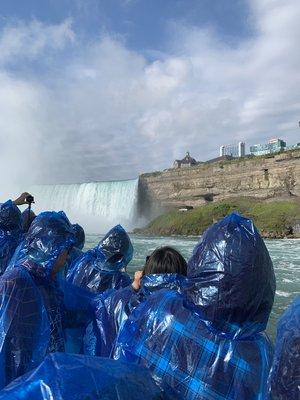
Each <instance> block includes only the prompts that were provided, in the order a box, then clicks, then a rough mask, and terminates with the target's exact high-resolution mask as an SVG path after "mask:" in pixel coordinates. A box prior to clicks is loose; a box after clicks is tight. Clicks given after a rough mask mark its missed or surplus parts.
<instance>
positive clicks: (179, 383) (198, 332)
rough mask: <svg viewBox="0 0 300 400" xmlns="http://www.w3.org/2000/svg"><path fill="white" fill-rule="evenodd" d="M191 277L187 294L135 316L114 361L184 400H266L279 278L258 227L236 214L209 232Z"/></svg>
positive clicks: (163, 293)
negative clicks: (133, 366)
mask: <svg viewBox="0 0 300 400" xmlns="http://www.w3.org/2000/svg"><path fill="white" fill-rule="evenodd" d="M188 278H189V286H188V289H187V290H186V292H185V293H184V294H180V293H177V292H175V291H171V290H168V289H163V290H160V291H158V292H157V293H154V294H153V295H152V296H150V297H149V298H148V299H147V300H146V301H145V302H143V303H141V304H140V305H139V306H138V307H137V308H136V309H135V310H134V311H133V312H132V314H131V315H130V316H129V318H128V319H127V321H126V322H125V323H124V325H123V326H122V329H121V331H120V334H119V336H118V338H117V342H116V348H115V352H114V357H115V358H116V359H122V360H128V361H132V362H137V363H139V364H142V365H145V366H147V367H148V368H150V370H151V371H152V372H153V374H154V376H156V377H158V378H160V379H162V380H163V381H164V382H166V383H168V384H169V385H171V386H172V387H173V388H176V389H177V390H179V391H180V393H181V394H182V396H183V398H186V399H202V400H212V399H219V400H220V399H228V400H229V399H232V400H233V399H251V400H253V399H263V398H265V397H266V395H267V378H268V374H269V370H270V365H271V360H272V355H273V347H272V344H271V342H270V341H269V339H268V337H267V335H266V334H265V333H264V329H265V327H266V324H267V321H268V318H269V314H270V311H271V308H272V305H273V300H274V294H275V276H274V271H273V265H272V262H271V259H270V257H269V253H268V251H267V249H266V247H265V244H264V242H263V240H262V238H261V237H260V235H259V233H258V232H257V230H256V228H255V227H254V225H253V223H252V221H250V220H248V219H246V218H243V217H241V216H239V215H237V214H231V215H229V216H227V217H225V218H224V219H223V220H221V221H219V222H218V223H217V224H215V225H213V226H212V227H210V228H209V229H208V230H207V231H206V232H205V233H204V235H203V237H202V239H201V240H200V242H199V243H198V245H196V247H195V249H194V252H193V256H192V257H191V259H190V261H189V263H188Z"/></svg>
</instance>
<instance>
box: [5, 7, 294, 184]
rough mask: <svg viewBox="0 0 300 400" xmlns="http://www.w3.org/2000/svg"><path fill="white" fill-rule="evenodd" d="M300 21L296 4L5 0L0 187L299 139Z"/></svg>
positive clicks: (146, 167) (135, 169) (130, 174)
mask: <svg viewBox="0 0 300 400" xmlns="http://www.w3.org/2000/svg"><path fill="white" fill-rule="evenodd" d="M299 21H300V1H298V0H284V1H282V0H248V1H246V0H228V1H227V0H163V1H162V0H27V1H24V0H1V6H0V167H1V177H0V183H1V184H2V185H5V184H7V182H19V181H22V182H29V181H30V182H32V181H33V182H39V183H61V182H83V181H92V180H119V179H128V178H135V177H137V176H138V174H140V173H142V172H147V171H153V170H160V169H164V168H168V167H169V166H171V165H172V163H173V160H174V159H176V158H182V157H183V156H184V155H185V152H186V151H187V150H189V151H190V152H191V154H192V156H194V157H195V158H196V159H197V160H206V159H209V158H213V157H216V156H218V154H219V146H220V145H222V144H228V143H233V142H238V141H240V140H244V141H246V144H247V147H248V146H249V145H251V144H256V143H259V142H265V141H267V140H269V139H270V138H273V137H280V138H282V139H285V140H286V141H287V142H288V144H294V143H296V142H300V129H299V127H298V121H299V120H300V51H299V39H300V23H299Z"/></svg>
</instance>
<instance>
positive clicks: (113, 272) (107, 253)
mask: <svg viewBox="0 0 300 400" xmlns="http://www.w3.org/2000/svg"><path fill="white" fill-rule="evenodd" d="M132 256H133V247H132V244H131V241H130V238H129V236H128V235H127V233H126V231H125V230H124V229H123V228H122V226H121V225H117V226H115V227H114V228H112V229H111V230H110V231H109V232H108V233H107V235H106V236H105V237H104V238H103V239H102V240H101V241H100V243H99V244H98V246H96V247H95V248H94V249H91V250H88V251H87V252H86V253H84V254H83V255H82V256H81V257H79V258H78V259H77V260H75V262H74V263H73V264H72V265H71V266H70V268H69V271H68V274H67V280H68V282H70V283H73V284H75V285H77V286H80V287H83V288H86V289H88V290H90V291H92V292H94V293H101V292H103V291H105V290H107V289H110V288H116V289H118V288H121V287H125V286H127V285H129V284H130V283H131V279H130V277H129V275H128V274H127V273H125V272H122V271H121V270H122V269H123V268H126V266H127V264H128V263H129V262H130V261H131V259H132Z"/></svg>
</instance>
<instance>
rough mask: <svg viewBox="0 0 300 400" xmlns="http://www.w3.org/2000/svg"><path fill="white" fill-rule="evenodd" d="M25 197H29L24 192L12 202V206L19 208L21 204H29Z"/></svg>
mask: <svg viewBox="0 0 300 400" xmlns="http://www.w3.org/2000/svg"><path fill="white" fill-rule="evenodd" d="M27 196H31V194H30V193H28V192H24V193H22V194H21V195H20V196H19V197H18V198H17V199H16V200H14V204H15V205H16V206H21V205H22V204H29V203H28V201H27V200H26V198H27Z"/></svg>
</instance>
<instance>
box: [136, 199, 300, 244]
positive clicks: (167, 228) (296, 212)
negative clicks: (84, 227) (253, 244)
mask: <svg viewBox="0 0 300 400" xmlns="http://www.w3.org/2000/svg"><path fill="white" fill-rule="evenodd" d="M232 211H239V212H240V213H242V214H243V215H244V216H247V217H250V218H252V219H253V220H254V223H255V224H256V226H257V227H258V229H259V230H260V231H261V233H262V235H263V236H264V237H272V238H282V237H286V236H292V233H293V232H292V225H293V222H294V221H296V220H300V202H299V200H298V202H297V201H273V202H265V201H264V202H263V201H259V200H256V199H252V198H239V199H230V200H224V201H221V202H218V203H210V204H207V205H203V206H202V207H198V208H195V209H194V210H191V211H187V212H179V211H177V210H176V211H170V212H167V213H166V214H163V215H160V216H159V217H157V218H156V219H154V220H153V221H152V222H150V223H149V224H148V226H146V227H145V228H144V229H139V230H136V232H137V233H143V234H149V235H199V234H201V233H203V231H204V230H205V229H206V228H207V227H208V226H209V225H211V224H212V223H214V222H216V221H217V220H219V219H220V218H222V217H224V216H226V215H227V214H229V213H231V212H232Z"/></svg>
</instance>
